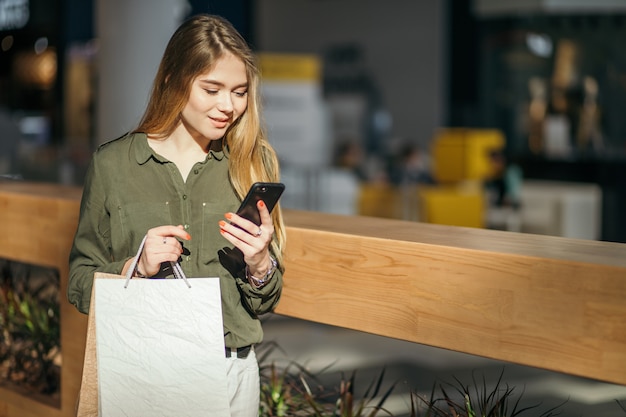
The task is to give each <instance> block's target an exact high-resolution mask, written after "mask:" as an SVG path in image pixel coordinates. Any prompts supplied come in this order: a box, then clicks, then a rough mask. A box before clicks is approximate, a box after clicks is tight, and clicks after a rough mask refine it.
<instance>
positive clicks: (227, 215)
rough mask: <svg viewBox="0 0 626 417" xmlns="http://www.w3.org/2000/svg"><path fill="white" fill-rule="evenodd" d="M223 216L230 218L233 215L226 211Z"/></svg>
mask: <svg viewBox="0 0 626 417" xmlns="http://www.w3.org/2000/svg"><path fill="white" fill-rule="evenodd" d="M224 217H226V218H227V219H232V218H233V215H232V213H226V214H224Z"/></svg>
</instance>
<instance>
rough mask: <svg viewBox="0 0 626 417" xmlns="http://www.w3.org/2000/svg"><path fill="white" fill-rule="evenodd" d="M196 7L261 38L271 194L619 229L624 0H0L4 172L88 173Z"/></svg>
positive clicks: (76, 178)
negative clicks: (275, 175) (278, 185)
mask: <svg viewBox="0 0 626 417" xmlns="http://www.w3.org/2000/svg"><path fill="white" fill-rule="evenodd" d="M203 12H208V13H216V14H220V15H222V16H224V17H226V18H228V19H229V20H230V21H231V22H233V24H234V25H235V26H236V27H237V29H238V30H239V31H240V32H241V33H242V34H243V35H244V37H245V38H246V39H247V40H248V41H249V43H250V44H251V46H252V47H253V49H254V50H255V51H256V52H257V53H258V54H259V58H260V63H261V68H262V73H263V86H262V88H263V101H264V117H265V122H266V124H267V128H268V131H269V136H270V141H271V142H272V144H273V145H274V146H275V148H276V150H277V152H278V154H279V157H280V159H281V163H282V170H283V182H285V183H286V185H287V191H286V192H285V194H284V198H283V203H282V204H283V207H285V208H292V209H303V210H314V211H322V212H329V213H336V214H346V215H366V216H377V217H387V218H395V219H403V220H410V221H422V222H430V223H439V224H449V225H457V226H466V227H480V228H491V229H500V230H510V231H517V232H524V233H540V234H549V235H555V236H564V237H570V238H580V239H594V240H606V241H614V242H626V216H623V213H624V212H625V211H626V117H624V115H623V112H624V109H625V108H626V48H624V45H626V1H624V0H593V1H580V0H509V1H502V0H428V1H416V0H387V1H384V2H382V1H376V0H223V1H209V0H204V1H200V0H189V1H184V0H0V176H1V177H2V179H3V180H5V181H42V182H52V183H60V184H68V185H77V186H80V185H82V179H83V177H84V173H85V170H86V167H87V165H88V163H89V160H90V158H91V154H92V152H93V151H94V150H95V149H96V147H97V146H99V145H100V144H102V143H104V142H106V141H109V140H112V139H114V138H117V137H119V136H121V135H122V134H124V133H125V132H126V131H128V130H130V129H132V128H134V127H135V125H136V124H137V123H138V121H139V118H140V117H141V115H142V112H143V109H144V106H145V104H146V102H147V96H148V93H149V90H150V85H151V82H152V79H153V77H154V75H155V73H156V68H157V65H158V62H159V60H160V58H161V54H162V51H163V49H164V47H165V44H166V43H167V40H168V39H169V37H170V35H171V34H172V32H173V31H174V30H175V28H176V27H177V26H178V24H179V23H180V22H181V21H182V20H183V19H184V18H185V17H186V16H188V15H190V14H194V13H203ZM266 329H267V333H266V334H267V339H268V340H277V341H279V344H281V345H282V346H283V347H284V348H285V350H286V351H287V352H289V353H290V354H291V358H292V359H296V360H298V359H302V361H307V362H308V365H309V366H310V367H311V369H313V370H315V369H317V370H318V371H319V370H322V369H326V367H327V366H328V365H330V364H334V368H333V370H335V371H337V370H338V372H339V371H342V370H349V369H359V372H360V374H361V375H363V376H364V378H365V380H367V379H368V378H370V377H372V376H373V375H375V374H376V373H377V372H378V371H379V370H380V369H381V366H383V365H385V366H387V369H388V373H389V375H391V377H398V378H399V379H400V380H403V381H405V382H404V385H403V388H402V387H401V388H400V389H401V390H402V389H404V390H408V389H415V388H416V387H417V388H419V389H423V390H426V391H427V390H429V389H430V387H431V384H432V381H433V378H435V377H442V376H444V377H445V376H452V375H454V376H469V375H471V371H472V370H477V369H479V370H482V371H484V372H485V373H487V374H488V375H489V377H488V380H490V381H491V380H496V379H497V377H498V375H499V373H500V372H501V371H502V366H503V365H504V364H501V363H498V362H495V361H490V360H488V359H485V358H476V357H471V356H469V355H464V354H460V353H456V352H449V351H444V350H441V349H434V348H430V347H428V346H420V345H417V344H411V343H408V342H402V341H394V340H389V339H384V338H379V337H375V336H372V335H367V334H363V333H358V332H351V331H347V330H345V329H337V328H328V327H326V326H322V325H318V324H315V323H305V322H300V321H293V320H290V319H288V318H285V317H280V316H276V317H274V316H273V317H272V318H271V319H270V320H269V321H268V323H266ZM357 346H358V349H356V347H357ZM294 354H296V356H295V357H294V356H293V355H294ZM506 366H507V371H506V374H505V379H508V380H511V381H512V385H515V384H518V385H524V386H527V395H528V396H529V397H530V400H533V399H535V398H538V399H540V400H541V401H547V402H546V404H547V405H550V404H552V405H555V404H559V403H561V402H563V401H567V400H569V402H570V405H569V409H568V410H569V412H565V413H564V414H562V415H565V416H569V415H572V416H573V415H588V416H592V415H593V416H618V415H624V412H623V410H622V409H620V408H618V407H617V406H616V404H615V400H616V399H617V400H624V399H626V388H625V387H617V386H613V385H610V384H603V383H600V382H597V381H588V380H584V379H580V378H574V377H571V376H568V375H561V374H554V373H551V372H546V371H542V370H536V369H530V368H528V367H521V366H514V365H511V364H507V365H506ZM405 400H406V397H403V399H399V400H398V401H399V402H400V404H399V405H397V407H398V409H399V410H400V411H399V412H398V414H401V413H402V411H406V407H407V404H406V401H405ZM393 401H394V400H393V398H392V399H390V402H389V404H390V407H394V402H393Z"/></svg>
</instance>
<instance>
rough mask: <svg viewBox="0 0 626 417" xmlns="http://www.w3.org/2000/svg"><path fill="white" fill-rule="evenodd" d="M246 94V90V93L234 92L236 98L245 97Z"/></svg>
mask: <svg viewBox="0 0 626 417" xmlns="http://www.w3.org/2000/svg"><path fill="white" fill-rule="evenodd" d="M246 94H248V91H247V90H246V91H235V95H236V96H237V97H245V96H246Z"/></svg>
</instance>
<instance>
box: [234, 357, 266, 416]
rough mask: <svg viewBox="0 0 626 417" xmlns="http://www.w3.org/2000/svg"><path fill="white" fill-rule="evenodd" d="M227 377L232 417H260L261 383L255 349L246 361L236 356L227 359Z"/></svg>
mask: <svg viewBox="0 0 626 417" xmlns="http://www.w3.org/2000/svg"><path fill="white" fill-rule="evenodd" d="M226 375H227V379H228V396H229V400H230V416H231V417H258V415H259V397H260V395H261V392H260V390H261V381H260V377H259V364H258V362H257V360H256V354H255V353H254V348H252V349H250V353H249V354H248V357H247V358H245V359H239V358H237V356H236V355H233V356H231V357H230V358H226Z"/></svg>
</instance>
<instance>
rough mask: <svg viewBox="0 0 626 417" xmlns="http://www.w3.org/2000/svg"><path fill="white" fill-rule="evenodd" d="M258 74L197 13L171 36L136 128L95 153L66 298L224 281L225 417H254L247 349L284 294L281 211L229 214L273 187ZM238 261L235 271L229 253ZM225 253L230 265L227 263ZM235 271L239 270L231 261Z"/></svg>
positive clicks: (240, 46)
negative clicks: (96, 288)
mask: <svg viewBox="0 0 626 417" xmlns="http://www.w3.org/2000/svg"><path fill="white" fill-rule="evenodd" d="M259 104H260V98H259V70H258V68H257V65H256V62H255V56H254V55H253V53H252V52H251V50H250V49H249V47H248V45H247V44H246V42H245V41H244V39H243V38H242V37H241V36H240V35H239V33H237V31H236V30H235V29H234V28H233V27H232V25H231V24H230V23H229V22H227V21H226V20H224V19H222V18H220V17H218V16H211V15H198V16H194V17H191V18H190V19H188V20H187V21H185V22H184V23H183V24H182V25H181V26H180V27H179V28H178V29H177V30H176V32H175V33H174V34H173V36H172V38H171V39H170V41H169V43H168V45H167V47H166V49H165V52H164V55H163V58H162V60H161V63H160V66H159V69H158V72H157V75H156V77H155V80H154V84H153V89H152V93H151V96H150V100H149V103H148V105H147V108H146V111H145V114H144V116H143V119H142V120H141V122H140V124H139V126H138V127H137V128H136V129H135V130H134V131H132V132H130V133H128V134H126V135H124V136H122V137H120V138H118V139H116V140H113V141H111V142H108V143H106V144H104V145H102V146H100V147H99V148H98V150H97V151H96V152H95V154H94V156H93V160H92V162H91V165H90V167H89V171H88V174H87V176H86V178H85V185H84V191H83V197H82V202H81V211H80V220H79V225H78V230H77V232H76V236H75V238H74V244H73V247H72V251H71V254H70V279H69V286H68V299H69V301H70V302H71V303H72V304H73V305H75V306H76V308H77V309H78V310H79V311H81V312H83V313H88V311H89V302H90V296H91V289H92V285H93V274H94V272H107V273H114V274H126V272H127V270H128V268H129V266H130V265H131V263H132V261H133V257H134V256H135V254H136V252H137V249H138V247H139V245H140V243H141V241H142V240H143V238H144V236H146V241H145V246H144V248H143V251H142V252H141V254H140V255H139V259H138V260H137V266H136V268H135V271H133V274H134V275H135V276H137V277H167V276H168V275H171V274H172V271H171V270H170V269H169V265H170V262H177V261H178V262H179V263H180V265H181V266H182V269H183V271H184V272H185V275H186V276H187V277H189V278H192V277H211V276H219V277H220V286H221V291H222V312H223V321H224V339H225V348H226V349H225V354H226V356H227V358H228V359H227V363H228V365H227V368H228V375H229V376H228V390H229V394H230V396H231V410H232V415H237V416H248V415H249V416H253V415H257V414H258V405H259V388H260V387H259V372H258V371H259V369H258V364H257V362H256V357H255V353H254V348H253V346H254V345H255V344H257V343H259V342H261V340H262V337H263V332H262V328H261V324H260V321H259V315H261V314H263V313H267V312H269V311H271V310H272V309H273V308H274V307H275V306H276V304H277V302H278V300H279V297H280V293H281V289H282V273H283V268H282V255H283V247H284V243H285V229H284V225H283V221H282V217H281V210H280V206H278V205H277V206H276V207H275V208H274V210H273V211H272V213H271V214H270V213H269V212H268V209H267V207H266V206H265V204H264V202H263V201H260V202H259V203H258V204H257V207H258V209H259V213H260V217H261V225H260V227H259V226H256V225H255V224H254V223H252V222H249V221H247V220H245V219H243V218H241V217H239V216H238V215H237V214H235V211H236V209H237V207H238V206H239V204H240V202H241V200H242V197H243V196H244V195H245V193H246V192H247V191H248V189H249V187H250V186H251V185H252V184H253V183H254V182H257V181H265V182H277V181H278V180H279V166H278V161H277V157H276V154H275V152H274V150H273V149H272V147H271V146H270V145H269V143H268V142H267V140H266V138H265V135H264V131H263V128H262V124H261V117H260V109H259ZM233 253H237V254H239V255H240V256H239V258H238V259H236V261H235V263H234V264H233V258H232V257H229V256H228V254H230V255H232V254H233ZM224 255H226V256H224ZM237 262H239V264H237Z"/></svg>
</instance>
